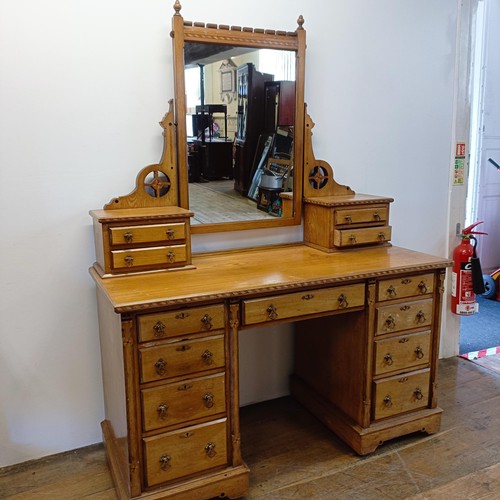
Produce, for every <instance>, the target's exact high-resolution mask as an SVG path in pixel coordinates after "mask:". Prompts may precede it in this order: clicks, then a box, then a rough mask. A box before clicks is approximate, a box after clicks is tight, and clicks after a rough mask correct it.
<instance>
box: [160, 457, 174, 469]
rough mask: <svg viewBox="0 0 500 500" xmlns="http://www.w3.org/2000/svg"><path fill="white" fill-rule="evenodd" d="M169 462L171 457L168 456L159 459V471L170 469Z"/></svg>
mask: <svg viewBox="0 0 500 500" xmlns="http://www.w3.org/2000/svg"><path fill="white" fill-rule="evenodd" d="M170 460H172V457H171V456H170V455H162V456H161V457H160V469H161V470H168V469H170V467H172V466H171V465H170Z"/></svg>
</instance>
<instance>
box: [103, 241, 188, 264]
mask: <svg viewBox="0 0 500 500" xmlns="http://www.w3.org/2000/svg"><path fill="white" fill-rule="evenodd" d="M186 258H187V257H186V245H171V246H167V247H153V248H136V249H128V250H112V251H111V259H112V266H113V269H134V268H136V267H147V266H157V265H162V266H165V267H169V266H174V265H176V264H183V263H185V262H186Z"/></svg>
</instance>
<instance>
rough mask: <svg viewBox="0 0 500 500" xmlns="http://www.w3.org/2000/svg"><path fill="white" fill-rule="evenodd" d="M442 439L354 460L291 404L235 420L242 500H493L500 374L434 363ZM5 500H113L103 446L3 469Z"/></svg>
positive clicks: (498, 469)
mask: <svg viewBox="0 0 500 500" xmlns="http://www.w3.org/2000/svg"><path fill="white" fill-rule="evenodd" d="M439 370H440V373H439V381H440V382H439V387H438V392H439V396H438V401H439V404H440V406H441V407H442V408H443V409H444V413H443V420H442V426H441V431H440V432H438V433H436V434H434V435H430V436H428V435H425V434H420V433H418V434H414V435H410V436H406V437H403V438H398V439H395V440H392V441H390V442H387V443H385V444H384V445H383V446H381V447H379V449H378V450H377V451H376V452H375V453H373V454H371V455H368V456H366V457H359V456H357V455H356V454H355V453H354V452H352V451H351V450H350V449H349V448H348V447H347V446H346V445H344V444H343V443H342V442H341V441H340V440H338V439H337V438H336V437H335V436H334V435H332V433H331V432H329V431H328V430H327V429H326V428H325V427H323V425H321V424H320V423H319V422H318V421H317V420H316V419H315V418H314V417H313V416H312V415H311V414H309V413H308V412H307V411H305V410H303V409H302V408H301V407H300V406H299V405H298V404H297V403H296V402H295V401H294V400H292V399H291V398H281V399H278V400H275V401H270V402H266V403H261V404H258V405H253V406H250V407H246V408H242V410H241V430H242V448H243V456H244V458H245V461H246V463H247V464H248V465H249V466H250V469H251V476H250V477H251V479H250V494H249V495H248V497H247V498H248V499H259V500H268V499H269V500H270V499H273V500H275V499H276V500H280V499H302V498H315V499H362V500H370V499H374V500H375V499H376V500H379V499H387V500H390V499H398V500H399V499H406V498H411V499H415V500H417V499H418V500H422V499H433V500H434V499H448V498H450V499H454V500H455V499H456V500H461V499H464V500H465V499H477V500H485V499H498V498H500V411H499V409H500V374H499V373H498V372H495V371H494V370H491V369H489V368H487V367H484V366H480V365H478V364H476V363H472V362H470V361H467V360H465V359H463V358H458V357H457V358H450V359H446V360H441V361H440V364H439ZM0 498H2V499H16V500H20V499H51V500H52V499H93V500H114V499H115V498H116V496H115V493H114V489H113V486H112V481H111V476H110V474H109V471H108V468H107V465H106V459H105V455H104V450H103V447H102V445H95V446H92V447H88V448H84V449H81V450H76V451H74V452H68V453H64V454H61V455H57V456H54V457H48V458H45V459H42V460H37V461H33V462H27V463H25V464H21V465H18V466H13V467H7V468H4V469H0Z"/></svg>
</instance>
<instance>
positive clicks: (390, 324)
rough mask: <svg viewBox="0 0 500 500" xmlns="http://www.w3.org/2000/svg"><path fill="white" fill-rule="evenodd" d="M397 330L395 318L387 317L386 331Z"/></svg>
mask: <svg viewBox="0 0 500 500" xmlns="http://www.w3.org/2000/svg"><path fill="white" fill-rule="evenodd" d="M394 328H396V320H395V319H394V317H393V316H387V319H386V320H385V329H386V330H394Z"/></svg>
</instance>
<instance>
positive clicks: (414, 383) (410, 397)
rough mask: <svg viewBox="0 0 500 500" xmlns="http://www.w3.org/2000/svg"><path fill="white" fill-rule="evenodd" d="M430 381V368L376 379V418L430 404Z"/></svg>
mask: <svg viewBox="0 0 500 500" xmlns="http://www.w3.org/2000/svg"><path fill="white" fill-rule="evenodd" d="M429 381H430V370H429V369H425V370H419V371H416V372H412V373H410V374H408V375H396V376H394V377H389V378H384V379H381V380H377V381H375V382H374V385H375V397H374V409H373V413H374V419H375V420H378V419H380V418H385V417H390V416H392V415H397V414H399V413H404V412H407V411H411V410H416V409H418V408H423V407H426V406H427V405H428V404H429Z"/></svg>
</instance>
